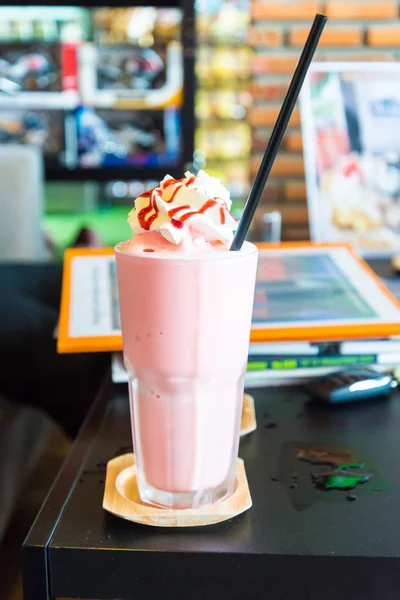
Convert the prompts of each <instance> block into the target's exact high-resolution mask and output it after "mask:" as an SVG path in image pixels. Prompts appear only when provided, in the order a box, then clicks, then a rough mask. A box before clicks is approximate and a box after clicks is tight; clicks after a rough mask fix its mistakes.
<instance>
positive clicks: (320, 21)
mask: <svg viewBox="0 0 400 600" xmlns="http://www.w3.org/2000/svg"><path fill="white" fill-rule="evenodd" d="M326 21H327V17H325V16H324V15H315V19H314V23H313V24H312V27H311V30H310V33H309V34H308V38H307V41H306V44H305V46H304V49H303V52H302V53H301V56H300V60H299V62H298V65H297V67H296V70H295V72H294V75H293V79H292V81H291V83H290V86H289V89H288V92H287V94H286V98H285V100H284V101H283V104H282V108H281V110H280V112H279V115H278V118H277V121H276V123H275V127H274V129H273V131H272V134H271V137H270V139H269V142H268V146H267V149H266V151H265V154H264V157H263V159H262V162H261V165H260V168H259V170H258V173H257V175H256V178H255V180H254V183H253V186H252V188H251V190H250V194H249V197H248V198H247V202H246V206H245V207H244V211H243V215H242V218H241V219H240V223H239V226H238V228H237V231H236V233H235V237H234V238H233V242H232V246H231V247H230V250H240V248H241V247H242V244H243V242H244V240H245V238H246V235H247V232H248V230H249V227H250V224H251V221H252V220H253V217H254V213H255V212H256V208H257V205H258V202H259V200H260V198H261V194H262V191H263V189H264V187H265V184H266V183H267V179H268V176H269V174H270V172H271V168H272V165H273V164H274V160H275V157H276V154H277V152H278V150H279V146H280V145H281V142H282V139H283V136H284V135H285V132H286V128H287V126H288V123H289V120H290V117H291V116H292V112H293V109H294V107H295V104H296V102H297V98H298V97H299V94H300V90H301V86H302V85H303V82H304V79H305V77H306V75H307V71H308V68H309V66H310V64H311V61H312V59H313V56H314V53H315V50H316V49H317V46H318V42H319V38H320V37H321V33H322V31H323V29H324V27H325V23H326Z"/></svg>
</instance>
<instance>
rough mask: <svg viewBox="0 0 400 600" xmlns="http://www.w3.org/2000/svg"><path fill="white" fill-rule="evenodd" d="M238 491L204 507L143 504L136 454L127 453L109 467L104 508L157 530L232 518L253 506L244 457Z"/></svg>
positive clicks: (192, 525)
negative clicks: (175, 508) (159, 506)
mask: <svg viewBox="0 0 400 600" xmlns="http://www.w3.org/2000/svg"><path fill="white" fill-rule="evenodd" d="M236 480H237V485H236V489H235V491H234V492H233V494H232V496H230V497H229V498H227V499H226V500H222V501H221V502H217V503H216V504H211V505H208V506H202V507H201V508H196V509H192V508H188V509H181V510H169V509H163V508H157V507H155V506H149V505H148V504H144V503H142V501H141V499H140V496H139V492H138V488H137V482H136V465H135V457H134V454H131V453H130V454H123V455H122V456H118V457H117V458H114V459H112V460H110V461H109V463H108V464H107V475H106V485H105V490H104V498H103V508H104V509H105V510H107V511H108V512H110V513H112V514H113V515H115V516H117V517H122V518H123V519H127V520H128V521H134V522H135V523H141V524H143V525H152V526H153V527H199V526H201V525H212V524H213V523H221V522H222V521H227V520H228V519H232V518H233V517H236V516H237V515H240V514H241V513H243V512H245V511H246V510H249V508H251V506H252V502H251V496H250V490H249V485H248V483H247V478H246V471H245V468H244V463H243V461H242V459H241V458H238V460H237V465H236Z"/></svg>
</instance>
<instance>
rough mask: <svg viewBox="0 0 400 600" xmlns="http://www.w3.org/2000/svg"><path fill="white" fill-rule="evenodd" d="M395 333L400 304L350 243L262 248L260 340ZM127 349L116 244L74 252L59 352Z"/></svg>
mask: <svg viewBox="0 0 400 600" xmlns="http://www.w3.org/2000/svg"><path fill="white" fill-rule="evenodd" d="M395 334H400V305H399V304H398V302H397V300H396V299H395V298H394V297H393V296H392V295H391V294H390V292H389V291H388V290H387V288H386V287H385V286H384V285H383V284H382V283H381V281H380V280H379V279H378V278H377V277H376V276H375V274H374V273H373V272H372V271H371V270H370V269H369V267H368V266H367V264H366V263H365V262H364V261H363V260H362V259H360V258H359V257H358V256H357V255H355V254H354V253H353V252H352V251H351V250H350V248H349V247H348V246H344V245H342V244H338V245H326V244H302V245H298V244H281V245H279V246H275V245H273V244H269V245H264V246H263V247H261V248H260V254H259V263H258V272H257V282H256V290H255V298H254V310H253V323H252V331H251V341H252V342H285V341H326V340H335V341H341V340H345V339H366V338H368V337H370V338H382V337H387V336H392V335H395ZM121 349H122V337H121V329H120V319H119V303H118V289H117V279H116V268H115V259H114V252H113V250H112V249H111V248H107V249H103V250H88V249H69V250H67V251H66V253H65V259H64V274H63V289H62V301H61V314H60V325H59V333H58V351H59V352H83V351H102V350H103V351H106V350H107V351H116V350H121Z"/></svg>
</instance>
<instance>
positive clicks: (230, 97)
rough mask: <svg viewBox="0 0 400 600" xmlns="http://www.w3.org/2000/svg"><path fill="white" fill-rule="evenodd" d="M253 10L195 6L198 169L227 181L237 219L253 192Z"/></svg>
mask: <svg viewBox="0 0 400 600" xmlns="http://www.w3.org/2000/svg"><path fill="white" fill-rule="evenodd" d="M250 7H251V2H250V0H196V2H195V9H196V26H197V37H198V46H197V56H196V76H197V93H196V102H195V112H196V118H197V129H196V134H195V147H196V151H195V157H194V166H195V168H206V169H207V171H208V172H209V173H211V174H213V175H215V176H217V177H219V178H220V179H221V180H222V182H223V183H224V184H225V185H226V186H227V187H228V189H229V190H230V192H231V196H232V200H233V201H234V204H235V206H236V210H237V211H238V214H239V213H240V210H241V207H242V206H243V204H244V201H245V199H246V197H247V194H248V192H249V186H250V173H249V159H250V153H251V128H250V126H249V124H248V122H247V114H248V109H249V108H250V107H251V105H252V95H251V93H250V86H249V82H250V57H251V49H250V48H249V46H248V44H247V38H248V28H249V24H250Z"/></svg>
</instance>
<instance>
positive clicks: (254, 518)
mask: <svg viewBox="0 0 400 600" xmlns="http://www.w3.org/2000/svg"><path fill="white" fill-rule="evenodd" d="M252 393H253V395H254V396H255V399H256V410H257V419H258V428H257V431H256V432H254V433H252V434H250V435H249V436H248V437H246V438H244V439H243V440H242V443H241V448H240V456H241V457H242V458H243V459H244V461H245V465H246V471H247V476H248V480H249V484H250V490H251V494H252V498H253V508H252V509H251V510H250V511H249V512H247V513H245V514H243V515H241V516H239V517H237V518H235V519H233V520H232V521H229V522H226V523H222V524H219V525H213V526H209V527H205V528H194V529H186V530H184V529H174V530H171V529H158V528H151V527H146V526H143V525H137V524H134V523H130V522H127V521H123V520H122V519H119V518H117V517H114V516H112V515H110V514H107V513H105V512H104V511H103V509H102V498H103V492H104V479H105V467H106V462H107V461H108V460H109V459H110V458H113V457H114V456H116V455H119V454H123V453H125V452H128V451H130V450H131V437H130V420H129V408H128V400H127V389H126V385H123V384H119V385H112V384H111V383H108V384H106V385H105V387H104V388H103V391H102V393H101V394H100V395H99V396H98V398H97V401H96V403H95V405H94V407H93V409H92V412H91V414H90V415H89V417H88V419H87V421H86V424H85V426H84V427H83V429H82V431H81V434H80V436H79V438H78V440H77V442H76V443H75V445H74V448H73V450H72V453H71V455H70V456H69V458H68V460H67V463H66V464H65V466H64V468H63V470H62V472H61V473H60V475H59V478H58V480H57V481H56V483H55V485H54V487H53V489H52V490H51V493H50V495H49V497H48V499H47V501H46V502H45V504H44V506H43V507H42V510H41V512H40V514H39V515H38V518H37V520H36V522H35V524H34V525H33V527H32V530H31V532H30V533H29V535H28V537H27V539H26V541H25V544H24V547H23V578H24V594H25V595H24V598H25V600H45V599H50V598H52V599H54V598H66V597H68V598H86V599H89V598H90V599H93V598H96V599H100V598H101V599H116V598H118V599H120V600H134V599H135V600H142V599H144V598H151V599H152V600H181V599H182V600H183V599H184V600H187V599H189V598H190V599H191V600H205V599H212V600H214V599H218V600H221V598H227V599H228V598H229V599H232V600H243V598H245V599H246V600H261V599H262V600H265V599H266V598H268V599H276V600H277V599H284V600H313V599H318V600H321V599H322V600H337V598H340V599H341V600H347V599H351V600H354V599H357V598H360V599H362V600H372V599H373V600H375V599H376V598H379V599H380V600H389V599H390V600H392V599H394V598H396V599H397V598H398V595H399V589H400V468H399V456H400V395H399V394H394V395H393V396H392V398H391V400H386V401H381V400H378V401H374V402H371V403H365V404H360V405H353V406H346V407H335V408H334V409H332V408H330V407H328V408H325V407H313V406H311V405H310V404H309V402H308V399H307V397H306V395H305V394H303V393H302V392H301V391H300V390H298V389H296V388H270V389H261V390H253V391H252ZM310 445H312V446H315V445H317V446H318V445H320V447H321V448H328V447H329V448H331V450H332V449H336V450H338V451H348V450H349V448H350V449H351V451H354V453H355V455H357V458H358V459H359V460H360V461H362V462H365V469H368V470H369V471H371V472H373V473H374V477H373V478H372V479H371V480H370V481H368V482H367V483H365V484H364V485H363V486H359V487H358V488H357V489H355V490H353V491H352V492H351V497H350V496H349V495H348V492H345V491H330V492H324V491H319V490H317V489H315V488H314V487H313V483H312V479H311V473H312V471H313V470H315V469H317V468H318V467H315V466H312V465H310V464H308V463H306V462H300V461H299V460H298V459H297V458H296V448H299V447H301V448H304V447H307V446H310ZM319 468H320V467H319ZM355 499H356V500H357V501H349V500H355Z"/></svg>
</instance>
